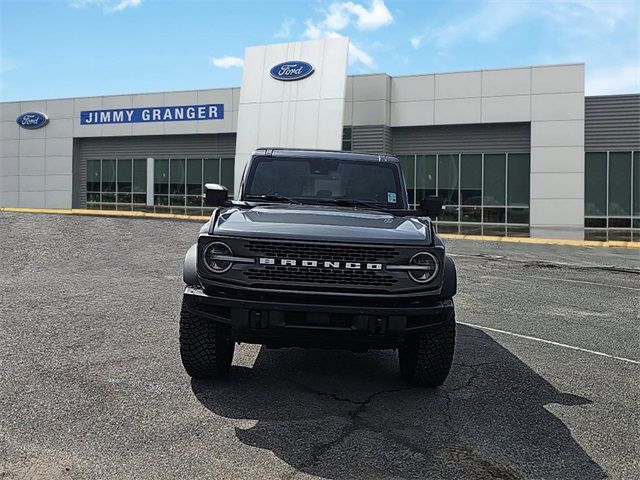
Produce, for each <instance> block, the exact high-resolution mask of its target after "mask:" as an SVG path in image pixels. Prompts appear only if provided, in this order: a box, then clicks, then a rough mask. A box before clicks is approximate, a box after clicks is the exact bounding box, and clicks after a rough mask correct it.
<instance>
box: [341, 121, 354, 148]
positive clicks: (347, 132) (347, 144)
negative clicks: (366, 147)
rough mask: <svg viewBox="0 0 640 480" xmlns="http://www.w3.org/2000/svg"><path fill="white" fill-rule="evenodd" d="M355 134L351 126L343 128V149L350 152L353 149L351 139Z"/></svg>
mask: <svg viewBox="0 0 640 480" xmlns="http://www.w3.org/2000/svg"><path fill="white" fill-rule="evenodd" d="M352 135H353V130H352V129H351V127H344V128H343V129H342V151H343V152H350V151H351V139H352Z"/></svg>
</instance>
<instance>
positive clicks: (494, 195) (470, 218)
mask: <svg viewBox="0 0 640 480" xmlns="http://www.w3.org/2000/svg"><path fill="white" fill-rule="evenodd" d="M398 158H399V159H400V162H401V163H402V168H403V170H404V175H405V180H406V182H407V191H408V194H409V202H410V203H411V204H412V205H413V206H414V207H415V206H416V205H418V204H419V203H420V200H422V199H423V198H424V197H427V196H430V195H437V196H439V197H440V198H443V199H444V200H445V211H444V213H443V215H442V216H441V217H439V218H438V220H437V221H436V227H437V229H438V231H440V232H443V233H467V234H479V235H511V236H522V235H525V236H526V235H528V234H529V182H530V157H529V154H528V153H500V154H494V153H472V154H468V153H463V154H431V155H398Z"/></svg>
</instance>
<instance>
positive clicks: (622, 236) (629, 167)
mask: <svg viewBox="0 0 640 480" xmlns="http://www.w3.org/2000/svg"><path fill="white" fill-rule="evenodd" d="M584 182H585V183H584V185H585V186H584V212H585V221H584V226H585V239H587V240H625V241H631V240H633V241H638V240H640V152H637V151H636V152H588V153H586V154H585V175H584Z"/></svg>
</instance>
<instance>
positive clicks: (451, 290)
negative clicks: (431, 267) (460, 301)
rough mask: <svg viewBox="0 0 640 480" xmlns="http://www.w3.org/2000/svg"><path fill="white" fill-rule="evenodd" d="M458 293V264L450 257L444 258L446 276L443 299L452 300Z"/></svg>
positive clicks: (443, 284)
mask: <svg viewBox="0 0 640 480" xmlns="http://www.w3.org/2000/svg"><path fill="white" fill-rule="evenodd" d="M457 292H458V274H457V272H456V264H455V262H454V261H453V258H451V257H450V256H449V255H446V256H445V257H444V274H443V279H442V293H441V296H442V297H443V298H452V297H453V296H454V295H455V294H456V293H457Z"/></svg>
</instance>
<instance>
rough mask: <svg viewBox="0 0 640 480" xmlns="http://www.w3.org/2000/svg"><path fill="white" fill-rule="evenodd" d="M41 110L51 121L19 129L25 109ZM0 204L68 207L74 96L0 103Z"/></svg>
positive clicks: (70, 186)
mask: <svg viewBox="0 0 640 480" xmlns="http://www.w3.org/2000/svg"><path fill="white" fill-rule="evenodd" d="M29 111H37V112H44V113H46V114H47V115H48V117H49V124H48V125H46V126H45V127H43V128H39V129H37V130H27V129H24V128H20V127H19V126H18V124H17V123H16V118H17V117H18V116H19V115H20V114H21V113H24V112H29ZM0 121H1V122H2V123H1V125H0V205H2V206H4V207H31V208H71V190H72V178H73V177H72V156H73V100H71V99H66V100H42V101H35V102H11V103H2V104H0Z"/></svg>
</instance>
